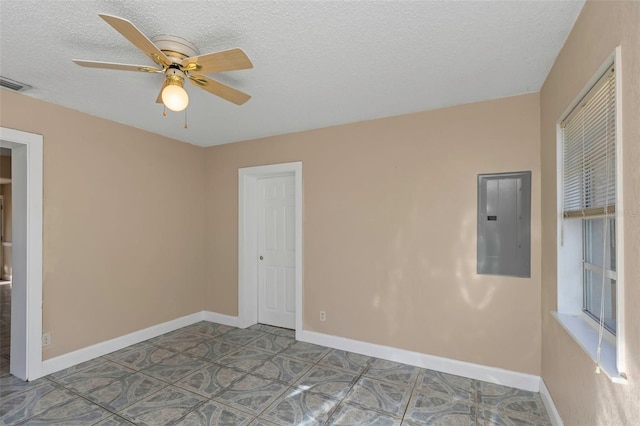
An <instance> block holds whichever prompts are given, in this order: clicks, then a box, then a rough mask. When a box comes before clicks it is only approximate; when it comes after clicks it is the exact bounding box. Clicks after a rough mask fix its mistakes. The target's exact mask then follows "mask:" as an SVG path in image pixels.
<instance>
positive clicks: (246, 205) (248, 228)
mask: <svg viewBox="0 0 640 426" xmlns="http://www.w3.org/2000/svg"><path fill="white" fill-rule="evenodd" d="M291 174H293V180H294V185H295V198H296V200H295V233H296V237H295V249H296V257H295V268H296V275H295V292H296V302H295V303H296V336H298V335H299V334H300V333H302V275H303V274H302V162H300V161H299V162H294V163H282V164H271V165H267V166H256V167H245V168H241V169H238V325H239V327H242V328H246V327H249V326H251V325H253V324H256V323H257V322H258V264H257V258H258V197H257V195H258V179H260V178H264V177H272V176H282V175H291Z"/></svg>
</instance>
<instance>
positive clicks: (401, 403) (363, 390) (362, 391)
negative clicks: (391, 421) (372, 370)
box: [345, 377, 411, 418]
mask: <svg viewBox="0 0 640 426" xmlns="http://www.w3.org/2000/svg"><path fill="white" fill-rule="evenodd" d="M410 396H411V388H407V387H404V386H399V385H397V384H393V383H388V382H381V381H379V380H373V379H369V378H366V377H362V378H360V379H359V380H358V382H357V383H356V384H355V386H354V387H353V389H351V391H350V392H349V393H348V394H347V396H346V397H345V401H346V402H349V403H351V404H354V405H359V406H361V407H363V408H368V409H370V410H375V411H378V412H382V413H384V414H388V415H390V416H394V417H399V418H402V415H403V414H404V411H405V409H406V408H407V404H408V403H409V397H410Z"/></svg>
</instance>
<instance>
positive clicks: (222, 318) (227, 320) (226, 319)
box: [202, 311, 240, 327]
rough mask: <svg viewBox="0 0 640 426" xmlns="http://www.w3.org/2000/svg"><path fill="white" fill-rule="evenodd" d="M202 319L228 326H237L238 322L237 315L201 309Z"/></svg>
mask: <svg viewBox="0 0 640 426" xmlns="http://www.w3.org/2000/svg"><path fill="white" fill-rule="evenodd" d="M202 320H203V321H210V322H217V323H218V324H223V325H228V326H230V327H238V326H239V325H238V324H240V321H239V319H238V317H232V316H231V315H225V314H219V313H217V312H211V311H202Z"/></svg>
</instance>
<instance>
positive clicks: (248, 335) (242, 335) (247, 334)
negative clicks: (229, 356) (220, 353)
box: [218, 328, 265, 345]
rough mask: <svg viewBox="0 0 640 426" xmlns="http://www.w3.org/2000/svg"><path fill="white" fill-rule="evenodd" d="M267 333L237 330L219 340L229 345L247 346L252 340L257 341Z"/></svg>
mask: <svg viewBox="0 0 640 426" xmlns="http://www.w3.org/2000/svg"><path fill="white" fill-rule="evenodd" d="M264 335H265V333H264V332H262V331H258V330H250V329H248V328H247V329H242V328H237V329H235V330H231V331H229V332H227V333H225V334H223V335H222V336H220V337H218V339H222V340H225V341H227V342H229V343H233V344H235V345H246V344H247V343H249V342H251V341H252V340H256V339H257V338H258V337H262V336H264Z"/></svg>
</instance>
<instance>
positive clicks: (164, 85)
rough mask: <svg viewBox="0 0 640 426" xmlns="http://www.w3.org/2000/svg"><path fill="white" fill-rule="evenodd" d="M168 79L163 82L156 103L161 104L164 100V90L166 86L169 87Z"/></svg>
mask: <svg viewBox="0 0 640 426" xmlns="http://www.w3.org/2000/svg"><path fill="white" fill-rule="evenodd" d="M168 81H169V80H168V79H166V78H165V79H164V81H163V82H162V87H161V88H160V92H159V93H158V97H157V98H156V103H157V104H161V103H163V102H162V91H163V90H164V88H165V87H167V83H168Z"/></svg>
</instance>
